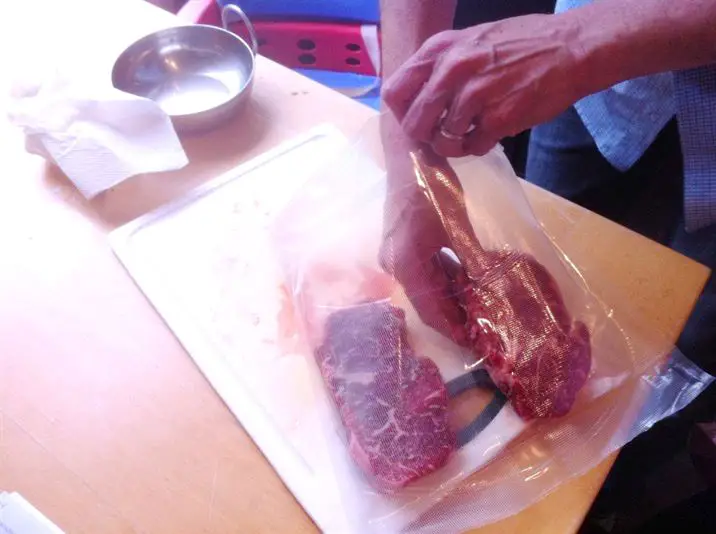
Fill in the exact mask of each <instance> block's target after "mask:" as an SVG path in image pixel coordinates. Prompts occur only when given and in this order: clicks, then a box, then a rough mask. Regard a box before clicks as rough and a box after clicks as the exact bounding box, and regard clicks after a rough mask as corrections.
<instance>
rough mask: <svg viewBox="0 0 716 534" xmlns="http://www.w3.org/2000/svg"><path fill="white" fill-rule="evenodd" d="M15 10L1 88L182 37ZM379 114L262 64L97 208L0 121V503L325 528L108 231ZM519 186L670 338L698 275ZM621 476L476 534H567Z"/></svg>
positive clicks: (164, 524) (231, 526) (152, 526)
mask: <svg viewBox="0 0 716 534" xmlns="http://www.w3.org/2000/svg"><path fill="white" fill-rule="evenodd" d="M15 4H25V5H23V6H17V7H14V8H11V11H14V12H13V13H12V16H7V17H4V18H3V20H2V21H1V22H0V32H2V37H1V38H2V39H3V40H5V39H7V40H8V43H10V42H12V47H11V50H13V51H14V53H13V54H6V55H0V68H1V69H2V70H0V72H3V73H4V74H8V73H9V74H17V73H18V72H20V71H21V70H23V69H27V68H28V67H29V66H31V65H32V64H33V62H34V61H35V59H36V58H38V57H43V55H45V53H46V51H50V52H56V51H57V50H58V47H59V46H60V44H61V45H62V46H63V47H69V48H64V49H63V48H61V47H60V49H61V50H63V53H62V57H63V58H69V61H71V62H72V63H73V64H74V66H75V67H77V69H78V72H79V71H82V70H83V69H84V70H86V71H87V72H94V73H97V74H98V75H99V74H101V75H105V71H106V72H108V69H109V68H111V61H112V59H111V58H112V55H111V54H112V53H114V52H116V51H118V50H120V49H121V48H122V47H123V45H126V44H128V43H129V42H131V41H132V40H134V38H136V37H138V36H140V35H142V34H143V33H146V32H148V31H151V30H153V29H155V28H157V27H161V26H167V25H171V24H173V23H174V20H173V18H172V17H171V16H170V15H168V14H165V13H164V12H162V11H160V10H158V9H157V8H154V7H153V6H150V5H148V4H145V3H143V2H142V1H141V0H94V1H90V0H68V1H65V2H54V1H39V2H32V3H29V2H24V3H23V2H15ZM59 4H62V6H59ZM80 14H81V15H82V16H85V15H89V16H90V17H94V18H95V19H97V21H98V23H97V24H88V23H86V21H85V22H80V21H79V18H78V15H80ZM0 44H2V43H0ZM5 44H7V43H5ZM3 49H4V50H7V49H6V48H3ZM68 50H70V52H68ZM80 51H81V53H80ZM10 56H11V57H10ZM0 78H2V77H0ZM7 78H8V77H7V76H5V79H7ZM1 103H2V101H0V104H1ZM372 115H373V111H371V110H369V109H368V108H365V107H363V106H361V105H360V104H356V103H354V102H352V101H350V100H348V99H347V98H345V97H343V96H341V95H339V94H337V93H334V92H332V91H330V90H328V89H326V88H323V87H320V86H318V85H316V84H314V83H313V82H311V81H309V80H307V79H306V78H303V77H301V76H299V75H297V74H295V73H293V72H291V71H288V70H286V69H284V68H282V67H280V66H278V65H276V64H274V63H271V62H269V61H267V60H263V59H262V60H260V61H259V63H258V74H257V78H256V85H255V92H254V98H253V101H252V103H251V106H250V107H249V108H248V109H247V111H246V113H245V114H244V115H243V116H241V117H240V118H237V119H236V120H235V121H234V122H233V123H231V124H228V125H226V126H225V127H224V128H222V129H220V130H217V131H215V132H212V133H211V134H209V135H206V136H203V137H196V138H187V139H184V144H185V148H186V150H187V153H188V155H189V158H190V161H191V163H190V165H189V166H188V167H187V168H185V169H182V170H181V171H178V172H172V173H162V174H157V175H153V176H137V177H135V178H133V179H131V180H128V181H127V182H125V183H123V184H121V185H120V186H118V187H116V188H115V189H114V190H112V191H110V192H107V193H105V194H103V195H100V196H99V197H97V198H95V199H94V200H92V201H87V200H85V199H84V198H83V197H81V195H79V193H77V191H76V190H75V189H74V188H73V187H72V185H71V184H70V183H69V182H68V180H67V179H66V178H65V177H64V176H63V175H62V174H61V173H60V172H59V171H57V170H56V169H55V168H53V167H51V166H48V165H46V164H45V163H44V162H43V160H41V159H40V158H39V157H37V156H32V155H30V154H28V153H26V152H25V151H24V149H23V141H22V137H21V135H20V133H19V132H18V131H17V130H16V129H14V128H12V127H11V126H10V125H9V124H8V122H7V120H6V118H5V117H4V116H3V117H2V118H0V151H1V152H0V184H1V185H2V194H1V195H0V232H1V235H2V237H1V238H0V243H2V253H1V255H0V490H11V491H19V492H21V493H22V494H23V495H24V496H25V497H26V498H27V499H29V500H30V501H31V502H32V503H33V504H35V505H36V506H37V507H38V508H39V509H40V510H42V511H43V512H44V513H45V514H46V515H48V516H49V517H50V518H51V519H52V520H53V521H55V522H56V523H57V524H58V525H59V526H60V527H61V528H63V529H64V530H65V531H66V532H68V533H99V532H101V533H103V534H112V533H120V532H122V533H125V532H148V533H172V534H180V533H192V534H195V533H200V532H211V533H221V534H224V533H229V532H236V533H255V532H267V533H269V532H270V533H276V532H292V533H294V532H295V533H300V532H315V531H316V527H315V526H314V524H313V523H312V522H311V520H310V519H309V517H308V516H307V515H306V514H305V513H304V511H303V510H302V509H301V508H300V507H299V505H298V504H297V503H296V502H295V500H294V499H293V497H292V496H291V494H290V493H289V492H288V491H287V490H286V488H285V487H284V486H283V485H282V483H281V481H280V479H279V478H278V477H277V475H276V474H275V472H274V471H273V470H272V468H271V467H270V466H269V464H268V463H267V462H266V461H265V459H264V458H263V456H262V455H261V453H260V451H259V450H258V449H257V448H256V447H255V445H254V444H253V442H252V441H251V439H250V438H249V437H248V436H247V435H246V433H245V432H244V431H243V430H242V428H241V425H240V424H239V423H238V422H237V421H236V420H235V419H234V417H233V416H232V415H231V413H230V412H229V410H228V409H227V408H226V407H225V406H224V404H223V403H222V402H221V400H220V399H219V397H217V395H216V394H215V393H214V391H213V390H212V389H211V387H210V386H209V384H208V383H207V382H206V380H205V379H204V378H203V376H202V375H201V373H200V372H199V371H198V370H197V368H196V367H195V366H194V364H193V363H192V360H191V359H190V358H189V356H188V355H187V354H186V353H185V351H184V350H183V349H182V347H181V346H180V345H179V343H178V342H177V341H176V339H175V338H174V337H173V335H172V334H171V332H170V331H169V330H168V329H167V328H166V326H165V325H164V324H163V322H162V320H161V319H160V318H159V316H158V315H157V314H156V313H155V312H154V310H153V308H152V307H151V306H150V304H149V303H148V302H147V301H146V299H145V298H144V297H143V295H142V294H141V293H140V292H139V291H138V289H137V288H136V287H135V285H134V284H133V282H132V281H131V279H130V278H129V276H128V275H127V274H126V272H125V271H124V270H123V268H122V267H121V266H120V264H119V263H118V261H117V259H116V258H115V256H114V255H113V253H112V251H111V249H110V247H109V245H108V243H107V233H108V231H110V230H111V229H113V228H115V227H117V226H118V225H120V224H123V223H125V222H128V221H130V220H131V219H133V218H134V217H136V216H138V215H140V214H142V213H144V212H146V211H148V210H150V209H152V208H154V207H156V206H159V205H160V204H162V203H164V202H166V201H167V200H169V199H172V198H175V197H176V196H177V195H179V194H181V193H182V192H185V191H188V190H189V189H191V188H193V187H195V186H196V185H198V184H200V183H202V182H204V181H206V180H208V179H210V178H212V177H214V176H216V175H217V174H219V173H221V172H223V171H225V170H227V169H229V168H231V167H233V166H235V165H237V164H239V163H241V162H243V161H246V160H248V159H250V158H252V157H254V156H256V155H258V154H260V153H262V152H263V151H265V150H267V149H269V148H271V147H273V146H276V145H277V144H279V143H280V142H281V141H282V140H285V139H287V138H289V137H291V136H293V135H296V134H298V133H301V132H303V131H305V130H306V129H308V128H310V127H312V126H315V125H318V124H320V123H325V122H332V123H334V124H336V125H337V126H338V127H339V128H340V129H341V130H342V131H343V132H344V133H346V134H348V135H350V134H352V133H355V132H356V131H357V130H358V129H359V128H360V127H361V126H362V124H363V122H364V121H365V120H367V119H369V118H370V117H371V116H372ZM527 189H528V193H529V196H530V199H531V200H532V202H533V206H534V209H535V211H536V213H537V215H538V217H539V218H540V219H541V220H542V222H543V224H544V225H545V227H546V228H547V230H548V231H549V232H550V233H551V234H552V235H553V236H554V237H555V239H556V240H557V242H558V243H559V245H560V246H561V247H562V248H563V249H564V250H565V251H566V252H567V253H568V254H569V255H570V257H571V258H572V259H573V261H574V262H575V263H576V264H577V265H578V266H579V267H580V268H581V269H582V271H583V273H584V276H585V277H586V279H587V280H588V282H589V283H590V284H591V285H592V286H593V287H594V288H595V290H596V291H597V292H598V293H600V294H603V295H608V294H611V293H612V292H616V293H621V294H622V295H627V296H628V300H629V301H630V303H631V305H632V306H634V307H635V308H636V309H637V310H638V311H639V312H641V313H643V314H644V317H645V320H646V321H648V322H649V324H650V325H652V326H653V328H654V329H657V330H659V331H661V332H664V333H665V335H667V336H668V337H670V338H671V339H676V337H677V336H678V333H679V332H680V330H681V328H682V326H683V324H684V321H685V319H686V318H687V316H688V314H689V312H690V310H691V308H692V306H693V304H694V301H695V299H696V298H697V296H698V294H699V292H700V291H701V288H702V287H703V284H704V283H705V280H706V278H707V276H708V271H707V269H706V268H704V267H703V266H700V265H698V264H696V263H694V262H692V261H690V260H688V259H686V258H684V257H682V256H680V255H678V254H675V253H673V252H671V251H669V250H668V249H666V248H663V247H661V246H659V245H657V244H654V243H652V242H650V241H647V240H646V239H643V238H642V237H640V236H637V235H635V234H633V233H631V232H629V231H627V230H625V229H623V228H620V227H618V226H616V225H614V224H612V223H611V222H609V221H607V220H604V219H602V218H601V217H598V216H596V215H594V214H591V213H588V212H586V211H584V210H582V209H581V208H578V207H576V206H574V205H572V204H569V203H567V202H565V201H563V200H562V199H559V198H556V197H554V196H552V195H550V194H548V193H545V192H544V191H541V190H538V189H536V188H533V187H528V188H527ZM610 465H611V459H610V460H607V461H606V462H604V463H603V464H602V465H601V466H599V467H598V468H596V469H594V470H593V471H591V472H590V473H588V474H586V475H585V476H583V477H581V478H579V479H576V480H573V481H571V482H569V483H567V484H565V485H563V486H562V487H561V488H560V489H558V490H557V491H555V492H553V493H552V494H551V495H549V496H548V497H547V498H545V499H544V500H542V501H541V502H539V503H538V504H536V505H535V506H533V507H531V508H529V509H527V510H526V511H524V512H523V513H521V514H519V515H518V516H515V517H513V518H511V519H508V520H506V521H502V522H500V523H497V524H494V525H491V526H489V527H487V528H484V529H482V530H481V531H480V532H505V533H507V532H510V533H511V532H522V531H527V530H529V532H535V533H539V532H544V533H550V534H555V533H567V532H575V531H576V530H577V528H578V527H579V524H580V523H581V521H582V519H583V517H584V514H585V513H586V511H587V510H588V508H589V506H590V503H591V502H592V500H593V499H594V496H595V495H596V493H597V491H598V490H599V487H600V485H601V483H602V481H603V478H604V476H605V474H606V473H607V471H608V469H609V466H610Z"/></svg>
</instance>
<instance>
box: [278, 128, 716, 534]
mask: <svg viewBox="0 0 716 534" xmlns="http://www.w3.org/2000/svg"><path fill="white" fill-rule="evenodd" d="M378 129H379V122H378V120H377V119H376V120H375V121H373V122H371V123H370V124H368V126H367V127H366V128H365V130H364V131H363V132H362V134H361V135H360V137H359V138H358V139H357V140H355V141H352V142H349V143H348V144H347V145H346V147H345V150H343V151H339V152H338V153H337V154H334V155H331V156H329V158H328V163H327V164H326V165H325V166H324V167H323V169H322V171H321V172H319V173H318V174H317V175H316V176H315V177H314V178H313V179H311V180H309V181H308V182H307V183H306V184H305V186H304V187H303V188H302V189H301V191H300V192H299V193H298V194H297V195H296V196H295V197H294V198H293V199H292V201H291V202H290V204H289V206H288V207H287V208H286V209H285V210H284V212H283V213H282V214H281V216H280V217H279V218H278V219H277V223H276V226H275V228H274V231H273V237H274V241H275V243H276V247H277V251H278V256H279V259H280V262H281V265H282V268H283V271H284V274H285V277H286V283H287V286H288V287H289V289H290V293H291V296H292V298H293V304H294V307H295V315H296V317H297V318H298V320H299V323H300V325H301V328H302V329H303V332H302V333H303V335H304V336H305V339H306V341H307V343H308V346H309V347H310V348H311V350H312V351H313V354H314V358H315V362H316V366H315V371H316V372H315V374H314V379H315V380H314V381H315V384H316V387H317V391H319V392H320V393H321V394H322V396H323V398H324V400H325V406H326V407H327V408H326V411H325V415H324V417H323V419H324V424H323V427H324V429H325V436H326V439H327V442H328V444H329V450H330V451H331V455H332V461H333V466H334V471H335V473H336V478H337V479H338V482H339V486H340V489H341V497H342V502H343V505H344V508H345V510H346V512H347V514H348V515H349V516H350V520H351V522H352V523H353V524H355V525H357V531H358V532H453V531H461V530H464V529H467V528H472V527H477V526H480V525H483V524H486V523H489V522H492V521H495V520H498V519H501V518H504V517H507V516H509V515H512V514H514V513H516V512H518V511H520V510H521V509H523V508H525V507H526V506H528V505H530V504H532V503H534V502H536V501H537V500H538V499H540V498H541V497H543V496H544V495H546V494H547V493H548V492H549V491H551V490H552V489H554V488H555V487H556V486H557V485H558V484H560V483H561V482H563V481H564V480H567V479H569V478H571V477H573V476H576V475H578V474H581V473H583V472H585V471H586V470H588V469H589V468H591V467H593V466H594V465H596V464H597V463H598V462H600V461H601V460H602V459H604V458H605V457H606V456H607V455H608V454H610V453H611V452H613V451H615V450H617V449H618V448H619V447H621V446H622V445H624V444H625V443H627V442H628V441H629V440H631V439H633V438H634V437H635V436H636V435H638V434H639V433H641V432H643V431H644V430H646V429H648V428H649V427H650V426H651V425H653V424H654V423H655V422H657V421H659V420H660V419H662V418H663V417H666V416H668V415H670V414H672V413H674V412H675V411H678V410H679V409H681V408H682V407H683V406H685V405H686V404H688V403H689V402H690V401H691V400H692V399H693V398H694V397H695V396H696V395H698V394H699V393H700V392H701V391H702V390H703V389H704V388H705V387H706V386H707V385H708V384H709V383H710V382H711V377H710V376H708V375H707V374H705V373H703V372H702V371H701V370H700V369H698V368H697V367H696V366H694V365H693V364H692V363H691V362H689V361H688V360H687V359H686V358H684V357H683V356H682V355H680V354H679V353H678V351H677V350H676V349H674V347H673V345H672V344H671V343H670V342H669V341H668V340H666V339H664V338H662V337H661V336H660V335H659V334H658V333H654V332H651V331H649V330H648V329H647V328H646V327H645V325H644V324H641V323H640V321H639V319H638V317H636V316H635V315H634V314H631V313H629V312H628V311H627V309H626V306H624V305H620V306H614V304H613V303H610V304H609V305H607V304H606V303H604V302H601V301H600V300H599V298H598V297H597V296H596V295H594V294H593V293H592V292H591V291H590V290H589V287H588V286H587V284H586V282H585V281H584V280H583V279H582V277H581V276H580V273H579V270H578V269H577V267H576V266H575V265H573V264H572V263H571V262H570V261H569V258H567V257H566V256H565V255H564V254H563V253H562V252H561V251H559V250H558V249H557V248H556V247H555V246H554V245H553V243H552V242H551V241H550V240H549V238H548V237H547V236H546V234H545V233H544V231H543V229H542V227H541V226H540V225H539V223H538V222H537V220H536V219H535V217H534V215H533V213H532V211H531V208H530V205H529V203H528V202H527V200H526V198H525V196H524V193H523V190H522V187H521V185H520V184H519V182H518V179H517V178H516V176H515V175H514V173H513V171H512V169H511V167H510V165H509V163H508V162H507V159H506V158H505V156H504V154H502V152H501V150H500V148H499V147H498V148H496V149H495V150H493V151H492V152H491V153H490V154H488V155H487V156H485V157H483V158H479V159H477V161H472V162H471V167H470V168H471V172H470V173H469V175H468V173H464V172H463V173H461V165H460V164H458V165H457V166H456V167H455V169H456V173H455V174H453V173H452V170H451V169H450V168H449V167H446V166H445V165H444V164H442V163H440V162H438V161H436V160H435V159H434V157H433V156H432V155H430V154H427V153H424V152H421V151H415V152H412V153H410V154H399V155H398V156H399V157H404V158H406V159H407V160H409V161H410V162H411V172H410V173H409V174H410V179H407V180H402V181H400V182H398V185H397V186H396V182H395V181H393V182H391V180H390V179H388V180H386V171H385V170H384V160H383V153H382V147H381V144H380V142H379V140H380V135H379V133H378ZM394 156H395V155H394ZM458 177H459V178H458ZM416 192H417V196H415V201H417V202H425V205H426V206H427V208H425V209H423V210H422V211H421V210H420V209H418V210H412V211H411V210H405V209H404V208H405V204H402V207H401V202H405V198H410V196H411V195H416ZM401 199H402V200H401ZM396 210H397V211H396ZM411 217H412V218H413V219H414V221H411V220H409V219H411ZM427 217H434V218H436V220H439V221H440V227H441V230H442V231H443V233H444V235H442V236H441V237H440V239H442V240H445V239H446V238H447V240H448V241H449V242H448V243H447V246H444V247H441V248H440V249H439V250H437V252H436V253H435V254H434V255H432V256H431V257H430V258H429V259H427V260H425V263H424V264H420V265H418V264H416V263H415V262H414V261H413V260H414V259H415V258H416V257H418V256H419V254H416V253H414V252H415V251H413V250H408V247H420V246H422V245H423V244H421V243H418V244H416V243H415V242H414V241H413V242H411V241H410V239H406V238H405V235H410V233H409V232H408V234H406V233H405V232H402V234H401V232H400V231H393V229H395V228H400V227H401V226H400V225H403V227H404V225H406V224H411V223H414V224H417V225H418V226H420V225H422V224H424V221H426V220H427ZM422 235H425V240H426V241H427V240H429V239H430V237H429V236H427V234H420V233H419V232H418V233H417V234H416V233H414V234H413V235H412V239H413V240H415V239H417V240H420V239H422V237H421V236H422ZM416 236H417V237H416ZM405 258H408V259H407V260H405ZM401 262H403V263H401ZM436 270H440V271H441V272H442V273H443V274H445V275H446V276H445V279H446V280H448V281H449V282H448V283H447V285H444V286H442V287H440V286H439V285H437V286H436V285H435V284H434V283H433V284H430V283H428V282H429V280H428V278H430V277H432V276H434V274H435V273H436ZM426 304H427V306H426ZM416 306H417V307H418V308H420V309H416ZM451 307H453V308H454V309H456V310H458V312H459V313H458V315H459V316H461V319H460V320H461V321H462V322H461V323H460V324H457V325H456V323H455V320H454V317H449V316H448V315H452V314H453V311H447V312H446V313H445V315H444V316H443V315H440V313H439V312H436V310H452V308H451ZM428 309H429V310H431V311H430V312H429V313H428V312H426V311H425V310H428ZM478 503H479V504H478Z"/></svg>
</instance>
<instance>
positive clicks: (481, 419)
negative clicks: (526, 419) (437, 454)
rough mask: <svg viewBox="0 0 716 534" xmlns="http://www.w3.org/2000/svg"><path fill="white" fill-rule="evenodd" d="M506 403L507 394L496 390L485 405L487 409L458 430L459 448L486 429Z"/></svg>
mask: <svg viewBox="0 0 716 534" xmlns="http://www.w3.org/2000/svg"><path fill="white" fill-rule="evenodd" d="M505 404H507V397H505V395H504V394H503V393H502V392H501V391H499V390H498V391H496V392H495V396H494V397H493V399H492V400H491V401H490V403H489V404H488V405H487V406H485V409H484V410H482V413H480V415H478V416H477V417H476V418H475V419H473V421H472V422H471V423H470V424H469V425H467V426H466V427H464V428H461V429H460V430H458V432H457V446H458V448H460V447H463V446H464V445H466V444H467V443H469V442H470V441H472V440H473V439H474V438H475V436H477V435H478V434H479V433H480V432H482V431H483V430H485V428H486V427H487V425H489V424H490V423H491V422H492V420H493V419H494V418H495V417H497V414H499V413H500V410H502V407H503V406H504V405H505Z"/></svg>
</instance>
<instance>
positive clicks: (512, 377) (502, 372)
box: [442, 251, 591, 420]
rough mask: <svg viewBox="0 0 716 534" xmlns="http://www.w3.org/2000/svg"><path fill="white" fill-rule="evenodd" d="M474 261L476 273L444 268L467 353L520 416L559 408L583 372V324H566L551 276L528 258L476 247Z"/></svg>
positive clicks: (587, 358)
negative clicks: (460, 313)
mask: <svg viewBox="0 0 716 534" xmlns="http://www.w3.org/2000/svg"><path fill="white" fill-rule="evenodd" d="M442 260H443V264H444V265H446V264H447V262H446V261H445V258H444V257H443V258H442ZM481 263H482V268H483V269H484V274H482V276H480V277H479V278H476V279H468V277H467V276H466V275H465V274H464V272H462V273H460V271H457V269H456V267H455V266H454V265H453V266H452V267H448V269H449V270H450V271H451V272H452V274H453V276H455V285H456V290H457V292H458V294H459V299H460V301H461V302H462V305H463V307H464V309H465V312H466V316H467V321H466V330H467V338H468V339H469V341H470V344H471V348H472V350H473V353H474V354H475V355H476V356H477V357H478V358H481V359H482V360H483V364H484V365H485V368H486V369H487V371H488V373H489V374H490V377H491V378H492V380H493V382H495V384H496V385H497V387H499V388H500V390H502V392H503V393H504V394H505V395H507V396H508V397H509V399H510V402H511V403H512V407H513V408H514V409H515V411H516V412H517V414H518V415H519V416H520V417H522V418H523V419H525V420H529V419H533V418H544V417H559V416H562V415H565V414H566V413H567V412H569V410H571V408H572V406H573V404H574V401H575V399H576V395H577V392H578V391H579V390H580V389H581V388H582V387H583V386H584V384H585V383H586V381H587V378H588V376H589V370H590V367H591V346H590V336H589V331H588V330H587V327H586V325H585V324H584V323H582V322H580V321H575V322H574V323H572V320H571V318H570V316H569V313H568V311H567V308H566V306H565V304H564V301H563V300H562V295H561V294H560V291H559V288H558V287H557V283H556V282H555V280H554V279H553V278H552V277H551V276H550V274H549V273H548V272H547V270H546V269H545V268H544V267H543V266H542V265H541V264H540V263H539V262H537V261H536V260H535V259H534V258H532V257H530V256H528V255H526V254H521V253H508V252H492V251H490V252H486V251H483V252H482V254H481ZM456 273H459V274H457V276H456Z"/></svg>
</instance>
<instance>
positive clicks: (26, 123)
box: [9, 69, 188, 198]
mask: <svg viewBox="0 0 716 534" xmlns="http://www.w3.org/2000/svg"><path fill="white" fill-rule="evenodd" d="M9 107H10V111H9V118H10V120H11V122H13V123H14V124H15V125H17V126H19V127H20V128H21V129H22V130H23V131H24V133H25V145H26V148H27V150H28V152H31V153H33V154H37V155H40V156H42V157H43V158H45V159H47V160H48V161H51V162H53V163H55V164H56V165H57V166H59V167H60V169H62V171H63V172H64V173H65V174H66V175H67V177H68V178H69V179H70V180H71V181H72V182H73V183H74V184H75V186H76V187H77V189H79V190H80V192H82V194H83V195H84V196H85V197H87V198H91V197H93V196H95V195H97V194H98V193H100V192H102V191H104V190H106V189H108V188H110V187H112V186H114V185H117V184H118V183H119V182H121V181H123V180H125V179H127V178H129V177H131V176H134V175H137V174H142V173H150V172H159V171H168V170H175V169H179V168H182V167H184V166H185V165H186V164H187V163H188V159H187V156H186V154H185V152H184V150H183V148H182V146H181V142H180V141H179V138H178V136H177V134H176V131H175V130H174V127H173V125H172V123H171V120H170V119H169V117H168V116H167V115H166V113H165V112H164V111H162V109H161V108H160V107H159V106H158V105H157V104H156V103H154V102H152V101H151V100H148V99H145V98H139V97H136V96H134V95H130V94H128V93H124V92H122V91H119V90H117V89H115V88H114V87H112V85H111V84H110V83H109V82H108V81H107V82H106V83H91V82H89V81H88V79H69V77H65V76H63V75H62V74H61V73H60V72H59V71H58V70H54V69H53V70H50V71H49V72H46V73H44V74H41V75H38V74H37V73H33V74H32V75H30V76H26V77H25V79H22V80H16V82H15V84H14V86H13V87H12V90H11V95H10V106H9Z"/></svg>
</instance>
